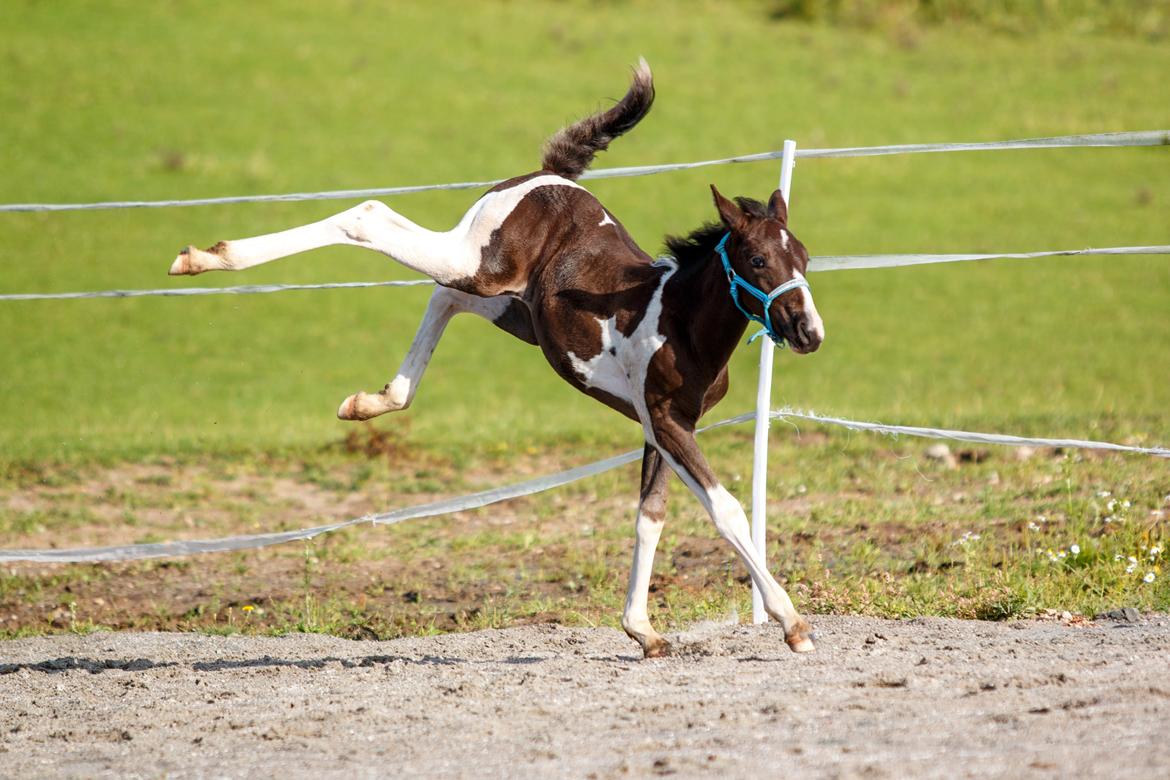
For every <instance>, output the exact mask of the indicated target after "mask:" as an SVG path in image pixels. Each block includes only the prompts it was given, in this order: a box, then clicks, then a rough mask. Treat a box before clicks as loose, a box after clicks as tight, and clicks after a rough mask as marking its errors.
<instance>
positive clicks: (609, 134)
mask: <svg viewBox="0 0 1170 780" xmlns="http://www.w3.org/2000/svg"><path fill="white" fill-rule="evenodd" d="M653 104H654V77H653V75H652V74H651V73H650V65H649V64H647V62H646V60H644V59H640V60H638V66H637V67H636V68H635V69H634V83H633V84H631V85H630V91H629V92H627V93H626V96H625V97H624V98H622V99H621V100H619V101H618V103H617V105H616V106H614V107H613V108H611V109H609V110H608V111H603V112H602V113H600V114H594V115H593V116H591V117H587V118H585V119H582V120H581V121H580V122H577V123H576V124H572V125H569V126H568V127H566V128H564V129H563V130H561V131H560V132H558V133H557V134H556V135H554V136H553V137H552V138H550V139H549V140H548V143H546V144H545V145H544V160H543V161H542V162H541V167H542V169H543V170H546V171H552V172H553V173H555V174H558V175H560V176H564V177H565V178H566V179H576V178H577V177H578V176H580V175H581V174H582V173H584V172H585V169H586V168H588V167H589V164H590V163H592V162H593V156H594V155H595V154H597V153H598V152H603V151H605V149H606V148H608V147H609V143H610V141H612V140H613V139H615V138H617V137H618V136H619V135H622V134H623V133H626V132H629V131H630V130H632V129H633V127H634V125H636V124H638V122H640V121H642V117H644V116H646V114H647V113H649V112H650V106H651V105H653Z"/></svg>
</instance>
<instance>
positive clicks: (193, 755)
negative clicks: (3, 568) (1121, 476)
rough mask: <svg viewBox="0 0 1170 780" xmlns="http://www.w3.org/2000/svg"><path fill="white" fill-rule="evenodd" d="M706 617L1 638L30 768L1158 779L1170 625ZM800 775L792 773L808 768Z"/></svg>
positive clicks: (5, 677) (100, 772)
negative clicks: (636, 633)
mask: <svg viewBox="0 0 1170 780" xmlns="http://www.w3.org/2000/svg"><path fill="white" fill-rule="evenodd" d="M816 625H817V629H818V632H819V642H820V644H819V649H818V651H817V652H815V653H812V654H809V655H794V654H792V653H790V652H789V651H788V650H787V649H786V647H785V646H784V643H783V639H782V636H781V634H780V632H779V631H778V629H777V628H776V627H775V626H774V625H772V626H762V627H755V626H731V625H706V626H700V627H697V628H696V629H694V630H692V631H690V632H688V633H687V634H684V635H681V636H677V635H676V636H675V637H673V639H674V640H675V642H676V645H677V646H678V648H679V650H680V652H679V654H678V655H677V656H675V657H670V658H665V659H660V660H653V661H641V660H639V658H638V657H637V654H636V652H635V651H636V646H635V645H634V644H633V643H632V642H630V641H629V640H628V639H626V638H625V637H624V636H623V635H622V634H621V633H619V632H617V631H614V630H610V629H578V628H563V627H558V626H555V625H537V626H525V627H520V628H513V629H507V630H503V631H481V632H475V633H467V634H452V635H444V636H435V637H411V638H405V639H398V640H394V641H389V642H372V641H353V640H346V639H339V638H336V637H327V636H316V635H295V636H286V637H280V638H256V637H243V636H232V637H214V636H204V635H198V634H135V633H96V634H91V635H88V636H77V635H57V636H45V637H38V638H32V639H21V640H15V641H9V642H6V643H3V644H0V696H2V697H3V702H4V706H3V708H2V710H0V774H3V775H6V776H14V777H49V776H53V777H60V776H70V777H82V776H85V777H96V776H104V777H109V776H130V777H139V776H142V777H146V776H150V777H158V776H175V777H194V776H223V777H256V776H281V777H290V776H296V777H308V776H319V775H333V776H340V775H349V776H353V775H361V776H373V775H390V776H429V777H473V776H474V777H518V776H519V777H561V776H565V777H596V778H606V777H628V776H634V777H644V776H664V775H675V776H678V777H696V776H709V777H716V776H718V777H724V776H732V777H747V776H759V775H760V773H764V775H765V776H778V775H780V774H784V775H788V776H801V777H905V776H914V777H942V776H947V777H954V776H961V777H995V776H1013V777H1019V776H1035V777H1065V776H1082V777H1084V776H1091V777H1154V776H1159V775H1161V774H1163V773H1164V772H1165V771H1166V767H1167V766H1170V741H1168V740H1167V739H1166V733H1167V731H1166V729H1167V726H1166V723H1167V716H1168V715H1170V616H1165V615H1156V616H1148V617H1144V618H1141V619H1139V620H1138V621H1136V622H1126V621H1108V620H1103V621H1097V622H1095V623H1092V624H1091V625H1087V626H1069V625H1063V624H1061V623H1060V622H1058V621H1050V622H1040V621H1029V622H1017V623H984V622H969V621H958V620H944V619H935V618H918V619H914V620H906V621H883V620H876V619H870V618H856V617H829V616H823V617H819V618H816ZM794 773H795V774H794Z"/></svg>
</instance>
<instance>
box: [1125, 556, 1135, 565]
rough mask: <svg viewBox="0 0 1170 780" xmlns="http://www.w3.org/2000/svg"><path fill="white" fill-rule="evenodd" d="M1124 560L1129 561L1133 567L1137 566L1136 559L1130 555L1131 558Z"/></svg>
mask: <svg viewBox="0 0 1170 780" xmlns="http://www.w3.org/2000/svg"><path fill="white" fill-rule="evenodd" d="M1126 560H1127V561H1129V562H1130V563H1132V564H1133V565H1135V566H1136V565H1137V558H1135V557H1133V556H1132V555H1131V556H1129V557H1128V558H1126Z"/></svg>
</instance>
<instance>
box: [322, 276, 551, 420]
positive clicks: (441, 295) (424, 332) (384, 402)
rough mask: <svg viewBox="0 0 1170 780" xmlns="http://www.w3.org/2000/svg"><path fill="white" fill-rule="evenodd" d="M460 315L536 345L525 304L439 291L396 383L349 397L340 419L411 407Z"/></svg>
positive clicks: (530, 317)
mask: <svg viewBox="0 0 1170 780" xmlns="http://www.w3.org/2000/svg"><path fill="white" fill-rule="evenodd" d="M460 312H471V313H473V314H478V315H479V316H481V317H483V318H485V319H487V320H490V321H491V322H492V323H493V324H494V325H496V326H497V327H499V328H501V329H502V330H505V331H507V332H508V333H511V334H512V335H513V336H516V337H517V338H519V339H521V340H523V341H527V342H528V343H530V344H534V343H536V337H535V336H534V335H533V329H532V316H531V315H530V314H529V313H528V307H527V306H526V305H525V304H524V303H522V302H521V301H519V300H517V299H515V298H512V297H509V296H503V295H501V296H495V297H491V298H481V297H479V296H478V295H470V294H468V293H464V292H459V291H458V290H452V289H450V288H448V287H437V288H435V292H434V293H433V294H432V295H431V299H430V302H429V303H428V304H427V310H426V313H425V314H423V319H422V322H421V323H419V326H418V332H417V333H415V336H414V341H413V342H412V343H411V345H410V350H409V351H408V352H407V353H406V358H405V359H404V360H403V361H402V366H401V367H400V368H399V369H398V373H397V374H396V375H395V377H394V379H393V380H391V381H390V382H389V383H387V385H386V386H385V387H383V388H382V389H381V390H380V391H379V392H377V393H354V394H353V395H351V396H349V397H348V398H346V399H345V400H344V401H342V402H341V406H340V407H339V408H338V410H337V416H338V417H339V418H340V419H342V420H368V419H370V418H372V417H377V416H378V415H380V414H385V413H387V412H393V411H397V410H399V409H405V408H407V407H408V406H410V403H411V401H413V400H414V394H415V393H416V392H417V391H418V385H419V382H420V381H422V376H423V373H424V372H425V371H426V370H427V365H429V364H430V362H431V356H432V355H433V354H434V352H435V347H437V346H438V344H439V339H440V338H441V337H442V335H443V331H444V330H445V329H446V328H447V323H448V322H450V321H451V318H452V317H454V316H455V315H456V314H459V313H460Z"/></svg>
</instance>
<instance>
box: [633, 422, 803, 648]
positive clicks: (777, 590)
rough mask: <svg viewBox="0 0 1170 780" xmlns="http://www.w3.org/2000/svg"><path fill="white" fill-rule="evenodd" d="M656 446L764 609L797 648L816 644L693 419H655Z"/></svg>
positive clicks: (785, 637)
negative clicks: (731, 551) (741, 567)
mask: <svg viewBox="0 0 1170 780" xmlns="http://www.w3.org/2000/svg"><path fill="white" fill-rule="evenodd" d="M648 427H650V428H651V429H652V431H653V437H654V442H653V443H654V446H655V447H657V448H658V450H659V452H661V453H662V455H663V457H665V459H666V461H667V463H669V464H670V467H671V468H672V469H674V471H675V472H676V473H677V474H678V475H679V477H681V478H682V481H683V482H685V483H686V485H687V487H688V488H690V489H691V491H692V492H693V493H694V494H695V496H696V497H698V499H699V501H700V502H701V503H702V504H703V507H704V508H705V509H706V510H707V513H708V514H710V515H711V520H712V521H714V523H715V527H716V528H717V529H718V531H719V534H720V535H721V536H722V537H723V538H724V539H726V540H727V541H728V542H730V543H731V546H732V547H733V548H735V551H736V552H737V553H738V554H739V557H740V558H741V559H742V560H743V562H744V564H745V565H746V566H747V568H748V572H749V573H750V574H751V577H752V581H753V582H755V583H756V585H757V587H759V589H760V592H761V593H762V594H763V596H764V609H765V610H767V612H768V614H769V615H771V616H772V617H773V618H775V619H776V620H778V621H779V622H780V625H781V626H783V627H784V639H785V641H787V642H788V646H789V647H791V648H792V649H793V650H794V651H796V652H798V653H805V652H808V651H810V650H813V649H814V647H813V642H812V637H811V634H812V627H811V626H810V625H809V624H808V622H807V621H806V620H805V619H804V618H802V617H801V616H800V615H799V614H798V613H797V611H796V608H795V607H794V606H793V605H792V599H790V598H789V597H788V594H787V593H786V592H785V591H784V588H782V587H780V584H779V583H778V582H776V580H775V579H773V578H772V575H771V574H770V573H769V572H768V569H767V567H766V566H765V565H764V561H763V559H762V558H761V556H760V554H759V552H757V550H756V547H755V545H754V544H752V540H751V533H750V530H749V528H748V521H747V515H746V514H744V511H743V507H742V506H740V504H739V502H738V501H737V500H736V499H735V496H733V495H731V493H729V492H728V490H727V488H725V487H723V485H721V484H720V483H719V480H718V479H716V477H715V474H714V472H713V471H712V470H711V466H710V465H709V464H708V463H707V459H706V458H705V457H703V453H702V452H700V451H699V445H698V444H697V443H696V442H695V432H694V425H693V424H692V423H689V422H685V421H681V420H676V419H671V418H670V417H669V416H668V415H666V416H663V417H661V418H659V419H655V420H653V422H652V424H651V425H650V426H648Z"/></svg>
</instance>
